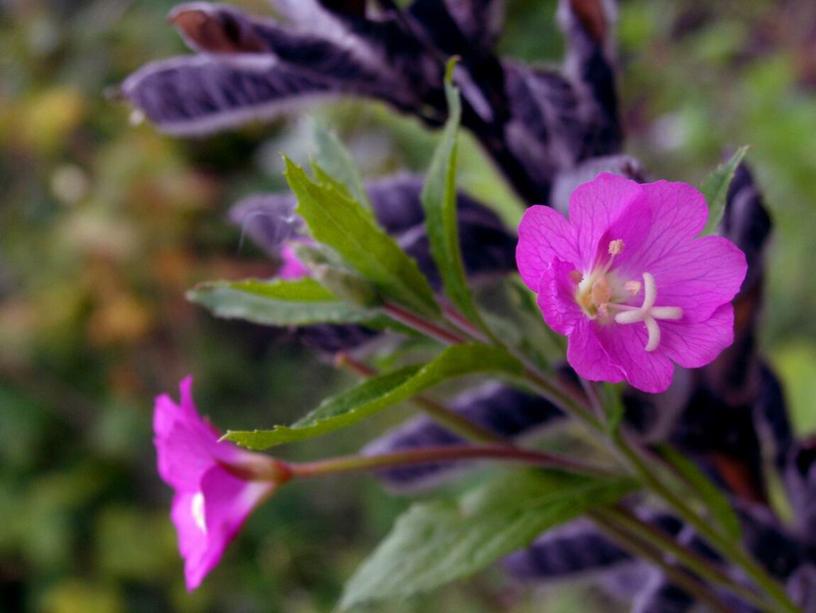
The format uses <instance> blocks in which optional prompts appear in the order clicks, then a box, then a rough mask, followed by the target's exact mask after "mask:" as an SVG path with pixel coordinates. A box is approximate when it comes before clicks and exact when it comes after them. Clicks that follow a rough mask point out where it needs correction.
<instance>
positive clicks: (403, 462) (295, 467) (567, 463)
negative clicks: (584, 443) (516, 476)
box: [289, 445, 615, 477]
mask: <svg viewBox="0 0 816 613" xmlns="http://www.w3.org/2000/svg"><path fill="white" fill-rule="evenodd" d="M457 460H495V461H502V462H517V463H521V464H530V465H535V466H544V467H547V468H554V469H558V470H563V471H566V472H571V473H579V474H594V475H596V476H603V477H612V476H615V475H612V474H610V473H608V472H606V471H602V470H600V469H598V468H595V467H593V466H587V465H585V464H582V463H581V462H576V461H574V460H571V459H569V458H564V457H561V456H558V455H555V454H551V453H544V452H541V451H531V450H527V449H518V448H516V447H510V446H507V445H481V446H476V445H444V446H438V447H425V448H420V449H408V450H405V451H397V452H394V453H384V454H379V455H372V456H359V455H353V456H343V457H339V458H330V459H328V460H318V461H315V462H305V463H298V464H295V463H290V464H289V468H290V470H291V473H292V476H294V477H319V476H323V475H330V474H332V475H333V474H337V473H347V472H360V471H370V470H378V469H382V468H395V467H398V466H413V465H416V464H431V463H436V462H454V461H457Z"/></svg>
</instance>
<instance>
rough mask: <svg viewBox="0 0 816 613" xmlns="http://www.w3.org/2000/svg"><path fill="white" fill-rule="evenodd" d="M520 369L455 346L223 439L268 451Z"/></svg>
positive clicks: (502, 356)
mask: <svg viewBox="0 0 816 613" xmlns="http://www.w3.org/2000/svg"><path fill="white" fill-rule="evenodd" d="M521 371H522V366H521V364H520V363H519V362H518V361H517V360H516V359H515V358H513V357H512V356H511V355H510V354H508V353H507V352H506V351H504V350H503V349H500V348H498V347H494V346H492V345H482V344H479V343H472V344H464V345H455V346H453V347H448V348H447V349H445V350H444V351H443V352H442V353H440V354H439V355H438V356H437V357H436V358H435V359H434V360H432V361H431V362H428V363H427V364H425V365H424V366H406V367H404V368H400V369H399V370H396V371H394V372H391V373H388V374H384V375H380V376H379V377H374V378H372V379H369V380H367V381H364V382H362V383H360V384H359V385H357V386H356V387H354V388H352V389H350V390H347V391H345V392H342V393H341V394H339V395H337V396H334V397H332V398H329V399H327V400H324V401H323V402H322V403H321V404H320V406H318V407H317V408H316V409H315V410H314V411H312V412H311V413H309V414H308V415H306V416H305V417H304V418H303V419H301V420H299V421H298V422H296V423H295V424H293V425H291V426H275V427H274V428H272V429H271V430H255V431H230V432H227V434H226V435H225V436H224V438H226V439H227V440H230V441H233V442H234V443H238V444H239V445H241V446H243V447H247V448H248V449H255V450H258V449H268V448H269V447H273V446H275V445H281V444H283V443H289V442H293V441H300V440H304V439H308V438H313V437H315V436H320V435H323V434H326V433H328V432H332V431H334V430H338V429H339V428H345V427H347V426H350V425H352V424H355V423H357V422H359V421H361V420H362V419H365V418H366V417H369V416H370V415H372V414H374V413H377V412H378V411H381V410H383V409H385V408H387V407H389V406H392V405H395V404H398V403H400V402H403V401H405V400H409V399H410V398H412V397H413V396H416V395H417V394H419V393H420V392H422V391H424V390H426V389H428V388H430V387H433V386H434V385H438V384H439V383H442V382H443V381H447V380H449V379H453V378H455V377H462V376H465V375H470V374H474V373H486V372H495V373H506V374H508V375H513V376H517V375H519V374H520V373H521Z"/></svg>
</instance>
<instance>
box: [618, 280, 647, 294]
mask: <svg viewBox="0 0 816 613" xmlns="http://www.w3.org/2000/svg"><path fill="white" fill-rule="evenodd" d="M641 287H643V284H642V283H641V282H640V281H627V282H626V283H624V284H623V289H625V290H626V292H627V293H628V294H629V295H631V296H637V295H638V294H639V293H640V288H641Z"/></svg>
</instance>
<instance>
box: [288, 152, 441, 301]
mask: <svg viewBox="0 0 816 613" xmlns="http://www.w3.org/2000/svg"><path fill="white" fill-rule="evenodd" d="M285 175H286V180H287V181H288V182H289V186H290V187H291V188H292V191H293V192H294V193H295V196H296V197H297V200H298V207H297V212H298V213H299V214H300V216H301V217H302V218H303V219H304V221H305V222H306V224H307V225H308V226H309V230H310V231H311V234H312V236H313V237H314V238H315V240H317V241H318V242H320V243H323V244H324V245H327V246H329V247H331V248H332V249H334V250H335V251H336V252H337V253H338V254H339V255H340V256H341V257H342V258H343V260H344V261H345V262H346V263H347V264H348V265H349V266H351V267H352V268H354V269H355V270H356V271H357V272H359V273H360V274H361V275H362V276H363V277H365V278H366V279H367V280H368V281H370V282H371V283H372V284H374V285H375V286H376V287H377V289H378V290H379V291H380V293H381V294H382V295H383V296H384V297H390V298H392V299H394V300H396V301H397V302H399V303H400V304H403V305H405V306H407V307H409V308H411V309H413V310H415V311H416V312H417V313H419V314H420V315H428V316H436V315H438V313H439V307H438V305H437V304H436V301H435V300H434V296H433V290H432V289H431V286H430V285H429V284H428V280H427V279H426V278H425V277H424V276H423V275H422V273H421V272H420V271H419V267H418V266H417V263H416V262H415V261H414V260H413V259H412V258H411V257H410V256H408V255H407V254H406V253H405V252H404V251H403V250H402V249H400V247H399V245H397V243H396V241H394V239H393V238H391V237H390V236H389V235H388V234H386V233H385V232H384V231H383V230H382V229H381V228H380V227H379V226H378V225H377V224H376V223H375V222H374V220H373V219H372V217H371V215H370V214H369V213H368V212H366V209H364V208H363V207H362V206H361V205H360V204H359V203H358V202H356V201H354V200H351V199H349V198H348V195H347V194H344V193H343V192H341V191H340V190H338V189H336V188H334V187H332V186H331V185H328V184H326V183H318V182H315V181H313V180H312V179H311V178H309V176H308V175H307V174H306V173H305V172H304V170H303V169H302V168H300V167H299V166H298V165H297V164H295V163H294V162H292V161H291V160H289V159H286V172H285Z"/></svg>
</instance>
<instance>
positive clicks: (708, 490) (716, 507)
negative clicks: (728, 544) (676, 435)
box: [660, 445, 742, 543]
mask: <svg viewBox="0 0 816 613" xmlns="http://www.w3.org/2000/svg"><path fill="white" fill-rule="evenodd" d="M660 453H661V455H662V456H663V457H664V458H665V459H666V461H668V462H669V464H671V465H672V466H673V467H674V468H675V469H676V470H677V472H678V473H679V474H680V476H681V477H682V478H683V479H684V480H685V481H686V482H687V483H688V484H689V485H690V486H691V488H692V490H694V491H695V492H696V493H697V494H698V495H699V496H700V498H701V499H702V502H703V503H704V504H705V506H706V509H707V510H708V512H709V513H710V515H711V518H712V519H713V520H714V521H716V522H717V523H718V524H719V525H720V527H721V528H722V529H723V530H724V531H725V534H726V535H728V537H729V538H730V539H731V541H732V542H734V543H737V542H741V541H742V527H741V525H740V520H739V517H738V516H737V513H736V512H735V511H734V508H733V507H732V506H731V503H730V502H729V501H728V498H727V497H726V496H725V494H724V493H723V492H722V490H720V488H718V487H717V486H716V485H714V483H712V482H711V479H709V478H708V477H707V476H706V474H705V473H704V472H703V471H702V470H700V469H699V468H698V467H697V465H696V464H695V463H694V462H692V461H691V460H689V459H688V458H686V457H685V456H684V455H682V454H681V453H679V452H678V451H676V450H675V449H674V448H673V447H671V446H670V445H661V447H660Z"/></svg>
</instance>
